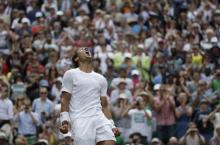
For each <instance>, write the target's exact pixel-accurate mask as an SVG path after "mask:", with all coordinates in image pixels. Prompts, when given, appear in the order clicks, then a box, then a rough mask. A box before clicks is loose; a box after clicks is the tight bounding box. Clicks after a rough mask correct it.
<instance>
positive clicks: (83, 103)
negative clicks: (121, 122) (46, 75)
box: [60, 48, 119, 145]
mask: <svg viewBox="0 0 220 145" xmlns="http://www.w3.org/2000/svg"><path fill="white" fill-rule="evenodd" d="M73 62H74V63H75V66H77V67H78V68H76V69H71V70H68V71H67V72H65V74H64V76H63V88H62V95H61V114H60V120H61V127H60V131H61V132H62V133H67V132H68V131H69V127H71V133H72V135H73V139H74V144H75V145H114V144H115V136H114V134H115V135H117V134H119V130H118V129H117V128H116V127H115V126H114V122H113V121H112V120H108V119H107V118H106V117H108V118H111V113H110V110H109V109H108V103H107V97H106V96H107V94H106V93H107V81H106V79H105V78H104V77H103V76H102V75H100V74H98V73H95V72H94V71H93V70H92V55H91V53H90V51H89V50H88V49H87V48H80V49H79V50H77V52H76V53H75V55H74V57H73ZM104 114H105V115H104ZM105 116H106V117H105Z"/></svg>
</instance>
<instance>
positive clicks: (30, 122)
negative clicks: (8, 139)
mask: <svg viewBox="0 0 220 145" xmlns="http://www.w3.org/2000/svg"><path fill="white" fill-rule="evenodd" d="M24 103H25V106H24V109H23V110H22V111H20V112H18V113H17V114H16V115H15V122H17V123H18V135H23V136H24V137H25V138H26V139H27V142H28V144H34V143H35V142H36V140H37V126H39V125H40V118H39V116H38V114H37V113H34V112H32V111H31V102H30V101H29V100H26V101H25V102H24Z"/></svg>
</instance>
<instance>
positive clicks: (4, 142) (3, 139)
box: [0, 132, 9, 145]
mask: <svg viewBox="0 0 220 145" xmlns="http://www.w3.org/2000/svg"><path fill="white" fill-rule="evenodd" d="M0 144H1V145H9V144H8V139H7V136H6V134H5V133H4V132H0Z"/></svg>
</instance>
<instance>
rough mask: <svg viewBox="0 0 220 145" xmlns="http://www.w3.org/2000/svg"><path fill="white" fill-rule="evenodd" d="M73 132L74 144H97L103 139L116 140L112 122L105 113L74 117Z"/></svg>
mask: <svg viewBox="0 0 220 145" xmlns="http://www.w3.org/2000/svg"><path fill="white" fill-rule="evenodd" d="M71 132H72V135H73V139H74V145H96V143H98V142H101V141H106V140H113V141H115V140H116V139H115V135H114V133H113V131H112V128H111V124H110V122H109V121H108V119H107V118H106V117H105V116H104V115H97V116H91V117H85V118H78V119H74V120H73V121H72V123H71Z"/></svg>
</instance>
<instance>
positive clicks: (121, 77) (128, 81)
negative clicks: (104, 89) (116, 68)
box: [110, 67, 133, 90]
mask: <svg viewBox="0 0 220 145" xmlns="http://www.w3.org/2000/svg"><path fill="white" fill-rule="evenodd" d="M120 80H125V82H126V89H129V90H131V89H133V83H132V80H131V79H130V78H128V73H127V69H126V68H123V67H122V68H121V69H120V72H119V76H118V77H117V78H114V79H113V80H112V82H111V85H110V86H111V88H113V89H115V88H117V86H118V84H119V81H120Z"/></svg>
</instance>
